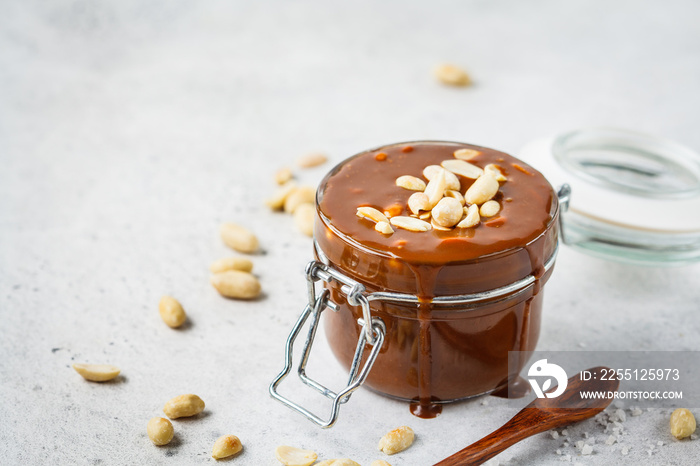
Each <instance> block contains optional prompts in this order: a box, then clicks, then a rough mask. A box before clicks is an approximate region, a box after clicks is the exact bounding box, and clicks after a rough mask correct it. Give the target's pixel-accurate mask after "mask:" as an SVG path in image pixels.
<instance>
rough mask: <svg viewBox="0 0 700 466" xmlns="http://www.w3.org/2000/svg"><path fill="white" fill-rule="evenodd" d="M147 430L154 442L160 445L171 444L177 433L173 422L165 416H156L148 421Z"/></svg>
mask: <svg viewBox="0 0 700 466" xmlns="http://www.w3.org/2000/svg"><path fill="white" fill-rule="evenodd" d="M146 432H147V433H148V438H150V439H151V441H152V442H153V444H154V445H158V446H161V445H167V444H169V443H170V441H171V440H172V439H173V435H175V431H174V430H173V424H172V422H170V421H169V420H167V419H165V418H164V417H154V418H152V419H151V420H150V421H148V425H147V426H146Z"/></svg>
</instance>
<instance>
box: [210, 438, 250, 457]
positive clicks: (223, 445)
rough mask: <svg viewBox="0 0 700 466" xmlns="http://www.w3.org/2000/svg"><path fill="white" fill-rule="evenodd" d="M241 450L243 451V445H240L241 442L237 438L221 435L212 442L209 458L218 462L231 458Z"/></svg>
mask: <svg viewBox="0 0 700 466" xmlns="http://www.w3.org/2000/svg"><path fill="white" fill-rule="evenodd" d="M241 450H243V444H241V440H240V439H239V438H238V437H236V436H235V435H222V436H221V437H219V438H218V439H216V442H214V448H212V450H211V457H212V458H214V459H216V460H220V459H222V458H228V457H229V456H233V455H235V454H236V453H239V452H240V451H241Z"/></svg>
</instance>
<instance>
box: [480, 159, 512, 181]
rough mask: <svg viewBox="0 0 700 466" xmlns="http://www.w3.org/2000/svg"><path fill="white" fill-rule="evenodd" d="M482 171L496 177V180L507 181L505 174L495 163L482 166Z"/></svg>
mask: <svg viewBox="0 0 700 466" xmlns="http://www.w3.org/2000/svg"><path fill="white" fill-rule="evenodd" d="M484 172H485V173H488V174H489V175H491V176H493V177H494V178H495V179H496V181H507V180H508V178H506V176H505V175H504V174H503V172H502V171H501V167H499V166H498V165H496V164H495V163H490V164H488V165H486V166H485V167H484Z"/></svg>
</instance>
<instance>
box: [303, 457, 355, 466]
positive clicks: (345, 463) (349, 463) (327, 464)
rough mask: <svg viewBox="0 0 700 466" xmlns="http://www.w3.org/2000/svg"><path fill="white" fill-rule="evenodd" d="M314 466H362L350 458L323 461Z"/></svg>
mask: <svg viewBox="0 0 700 466" xmlns="http://www.w3.org/2000/svg"><path fill="white" fill-rule="evenodd" d="M314 466H360V464H359V463H356V462H355V461H353V460H351V459H348V458H341V459H339V460H323V461H321V462H320V463H316V464H315V465H314Z"/></svg>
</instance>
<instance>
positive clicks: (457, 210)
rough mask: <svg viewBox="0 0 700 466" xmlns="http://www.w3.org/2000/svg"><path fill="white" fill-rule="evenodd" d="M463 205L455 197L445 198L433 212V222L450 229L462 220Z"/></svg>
mask: <svg viewBox="0 0 700 466" xmlns="http://www.w3.org/2000/svg"><path fill="white" fill-rule="evenodd" d="M463 213H464V211H463V210H462V204H461V203H460V202H459V201H458V200H457V199H455V198H453V197H443V198H442V199H440V202H438V203H437V205H436V206H435V207H433V210H432V212H431V214H432V218H433V222H435V223H436V224H438V225H440V226H441V227H445V228H450V227H453V226H455V225H457V223H458V222H459V221H460V220H461V219H462V214H463Z"/></svg>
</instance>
